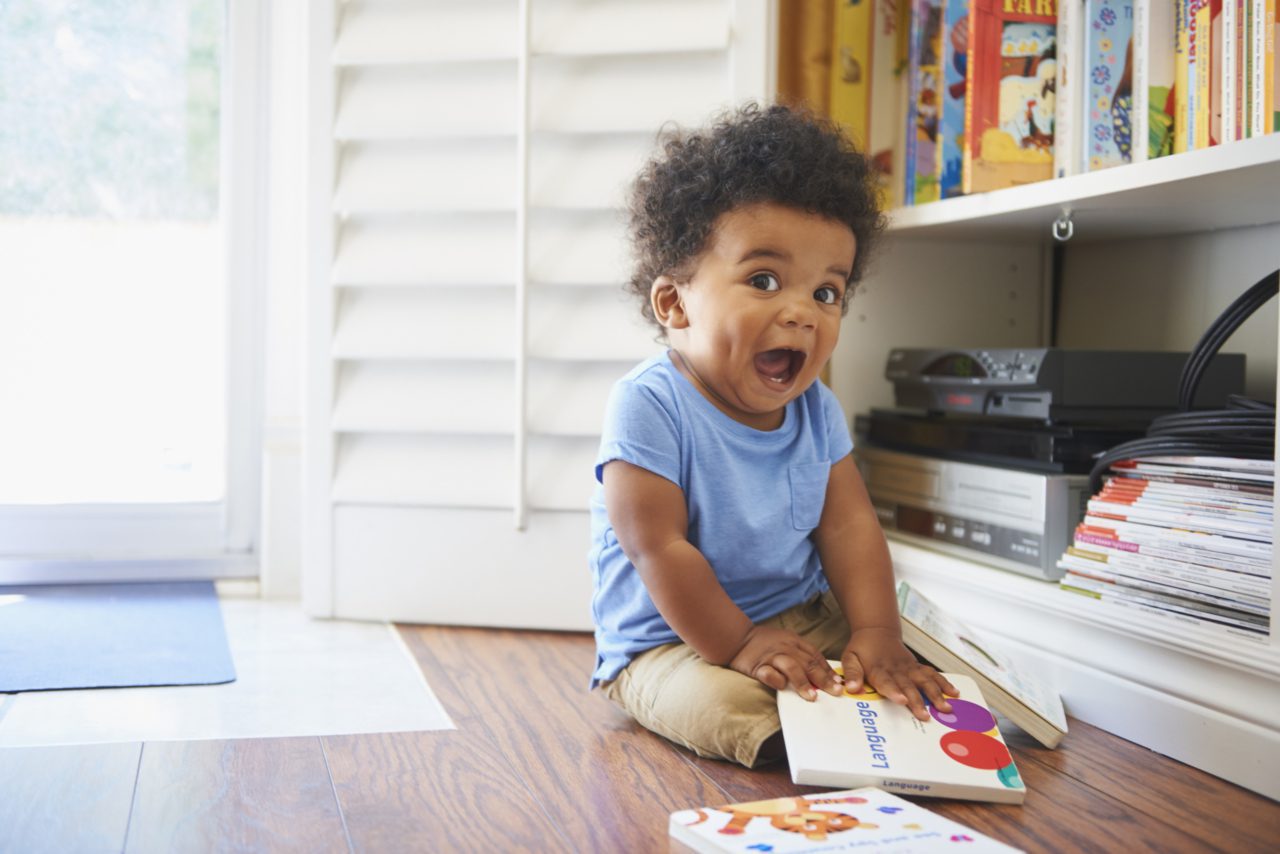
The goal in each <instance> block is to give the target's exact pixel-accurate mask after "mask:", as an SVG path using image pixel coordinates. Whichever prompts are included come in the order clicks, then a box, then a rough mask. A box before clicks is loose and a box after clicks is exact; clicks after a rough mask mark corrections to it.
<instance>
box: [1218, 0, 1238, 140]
mask: <svg viewBox="0 0 1280 854" xmlns="http://www.w3.org/2000/svg"><path fill="white" fill-rule="evenodd" d="M1221 2H1222V27H1221V29H1220V30H1218V31H1215V33H1214V40H1213V46H1214V47H1215V48H1218V49H1220V50H1221V51H1222V52H1221V61H1219V60H1217V59H1215V60H1214V63H1213V73H1214V74H1215V75H1217V76H1218V78H1219V79H1218V82H1217V83H1216V84H1215V87H1214V91H1216V92H1217V93H1218V98H1219V104H1220V108H1221V109H1220V115H1221V116H1222V118H1221V135H1220V136H1219V137H1218V139H1219V140H1220V141H1222V142H1226V141H1228V140H1233V139H1235V138H1236V45H1235V42H1236V39H1235V34H1236V3H1235V0H1221Z"/></svg>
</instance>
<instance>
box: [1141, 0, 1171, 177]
mask: <svg viewBox="0 0 1280 854" xmlns="http://www.w3.org/2000/svg"><path fill="white" fill-rule="evenodd" d="M1133 10H1134V17H1133V38H1134V42H1133V92H1134V95H1133V138H1134V140H1135V144H1134V146H1133V159H1134V161H1135V162H1136V161H1141V160H1146V159H1150V158H1155V157H1163V156H1164V155H1166V154H1172V153H1173V125H1174V91H1173V89H1174V86H1173V81H1174V48H1175V45H1176V41H1177V39H1176V37H1175V32H1174V6H1173V4H1171V3H1168V2H1166V0H1135V2H1134V4H1133ZM1143 141H1145V144H1143Z"/></svg>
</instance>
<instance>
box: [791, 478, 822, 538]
mask: <svg viewBox="0 0 1280 854" xmlns="http://www.w3.org/2000/svg"><path fill="white" fill-rule="evenodd" d="M830 474H831V464H830V463H804V464H802V465H794V466H791V468H790V471H789V475H790V480H791V524H792V525H793V526H794V527H795V528H796V530H798V531H812V530H813V529H814V528H816V527H818V522H819V520H821V519H822V505H823V503H824V501H825V500H826V497H827V477H828V475H830Z"/></svg>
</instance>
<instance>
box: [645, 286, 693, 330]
mask: <svg viewBox="0 0 1280 854" xmlns="http://www.w3.org/2000/svg"><path fill="white" fill-rule="evenodd" d="M649 303H650V305H652V306H653V316H654V317H656V318H657V319H658V323H660V324H662V326H663V327H664V328H666V329H684V328H685V327H686V326H688V325H689V318H688V316H687V315H685V312H684V297H683V294H682V293H681V291H680V286H679V285H678V284H676V280H675V279H673V278H671V277H670V276H659V277H658V278H656V279H654V280H653V286H652V287H650V288H649Z"/></svg>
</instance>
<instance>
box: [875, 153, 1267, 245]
mask: <svg viewBox="0 0 1280 854" xmlns="http://www.w3.org/2000/svg"><path fill="white" fill-rule="evenodd" d="M1064 210H1069V211H1071V212H1072V219H1073V222H1074V225H1075V233H1074V235H1073V237H1072V238H1071V240H1072V241H1080V242H1087V241H1092V240H1116V239H1121V238H1133V237H1151V236H1162V235H1176V234H1185V233H1189V232H1201V231H1211V230H1218V229H1227V228H1240V227H1245V226H1252V225H1264V224H1268V223H1274V222H1280V134H1271V135H1269V136H1262V137H1257V138H1255V139H1248V140H1241V141H1239V142H1234V143H1231V144H1229V145H1218V146H1214V147H1213V148H1207V149H1201V150H1198V151H1188V152H1186V153H1184V154H1178V155H1176V156H1172V157H1161V158H1157V159H1155V160H1148V161H1146V162H1143V163H1134V164H1132V165H1128V166H1123V167H1117V168H1114V169H1104V170H1102V171H1099V172H1089V173H1085V174H1082V175H1071V176H1068V177H1066V178H1058V179H1055V180H1052V181H1043V182H1041V183H1038V184H1027V185H1024V186H1021V187H1011V188H1009V189H1007V190H1000V191H998V192H994V193H979V194H977V195H973V196H962V197H960V198H955V199H947V200H945V201H940V202H933V203H931V204H927V205H920V206H917V207H905V208H897V209H895V210H894V211H893V212H892V213H891V215H890V231H891V233H892V234H893V235H894V236H895V237H897V238H904V239H908V240H917V239H938V238H992V237H997V238H999V239H1001V240H1010V239H1012V240H1019V241H1032V242H1035V241H1041V240H1044V239H1045V238H1046V237H1048V236H1049V235H1050V233H1051V232H1050V228H1051V227H1052V225H1053V222H1054V220H1055V219H1057V218H1058V216H1059V215H1060V214H1061V213H1062V212H1063V211H1064Z"/></svg>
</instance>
